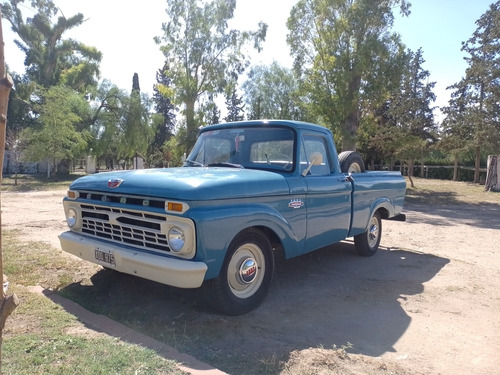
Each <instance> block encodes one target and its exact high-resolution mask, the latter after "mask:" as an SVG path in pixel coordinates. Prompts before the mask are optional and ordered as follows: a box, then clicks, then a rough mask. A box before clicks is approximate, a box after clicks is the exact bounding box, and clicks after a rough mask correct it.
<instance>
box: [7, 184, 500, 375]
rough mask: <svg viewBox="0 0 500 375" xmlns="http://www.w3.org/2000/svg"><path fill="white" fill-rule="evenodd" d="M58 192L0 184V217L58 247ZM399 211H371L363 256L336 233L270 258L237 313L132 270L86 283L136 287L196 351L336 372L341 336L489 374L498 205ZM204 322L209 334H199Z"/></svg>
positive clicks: (441, 370)
mask: <svg viewBox="0 0 500 375" xmlns="http://www.w3.org/2000/svg"><path fill="white" fill-rule="evenodd" d="M64 194H65V191H50V192H30V193H10V192H7V193H2V226H3V228H4V229H17V230H19V231H20V238H22V239H23V240H27V241H30V240H34V241H44V242H46V243H47V244H48V245H50V246H53V247H54V248H55V249H59V242H58V239H57V235H58V234H59V233H60V232H62V231H64V230H66V225H65V223H64V215H63V210H62V203H61V200H62V197H63V195H64ZM405 213H406V215H407V221H406V222H405V223H402V222H392V221H384V222H383V225H384V228H383V237H382V242H381V249H380V250H379V252H378V253H377V254H376V255H375V256H374V257H371V258H362V257H359V256H357V255H356V254H355V252H354V250H353V244H352V242H349V241H345V242H342V243H340V244H337V245H335V246H332V247H331V248H327V249H322V250H320V251H317V252H314V253H313V254H309V255H306V256H303V257H299V258H295V259H291V260H288V261H281V262H279V264H278V268H277V274H276V278H275V280H274V281H273V285H272V287H271V291H270V294H269V295H268V297H267V299H266V300H265V302H264V303H263V304H262V306H261V307H260V308H258V309H257V310H255V311H253V312H251V313H249V314H247V315H245V316H242V317H223V316H219V315H217V314H215V313H213V312H210V311H209V310H208V309H206V308H203V307H201V308H200V307H199V306H198V305H196V304H194V303H193V304H191V303H190V302H189V294H182V293H181V294H180V297H179V294H174V297H168V298H167V299H169V298H170V300H168V301H166V302H164V303H163V302H158V298H156V301H155V295H157V293H158V291H157V289H155V288H157V287H156V286H155V285H153V283H149V282H146V281H140V282H139V281H137V279H136V278H133V277H127V278H126V279H122V280H121V281H122V283H121V285H116V286H110V285H109V284H110V283H109V281H110V279H109V276H104V275H103V272H98V273H97V274H90V275H89V277H90V278H91V280H92V282H93V286H91V287H92V288H95V290H96V293H99V288H101V289H102V293H103V294H106V296H108V297H109V296H110V295H111V294H116V295H119V292H118V291H117V289H113V288H122V289H124V288H127V287H129V289H128V294H130V293H131V289H133V288H131V285H132V284H133V285H135V287H136V288H138V289H142V290H141V292H140V293H139V294H137V295H136V296H133V297H135V298H138V297H141V296H142V297H143V298H144V300H143V301H142V303H143V305H142V307H141V308H142V309H161V315H162V319H164V321H165V322H166V323H165V324H175V323H177V324H178V325H179V324H182V325H183V326H184V327H185V328H184V330H187V332H188V334H190V335H192V334H193V333H192V332H199V333H198V336H199V337H198V338H197V339H196V340H199V342H200V343H202V344H200V345H199V353H200V354H201V353H204V354H203V355H204V357H205V358H204V359H205V360H206V358H207V352H210V353H212V354H213V355H214V356H220V355H221V354H220V353H233V354H234V353H235V352H240V353H245V352H249V351H252V352H254V354H255V353H260V354H262V356H263V357H265V356H266V355H270V354H271V353H274V354H276V355H277V356H278V358H279V359H280V360H282V361H285V362H288V364H289V373H294V370H293V368H294V366H296V364H297V363H302V364H304V363H307V366H312V367H314V366H316V364H317V363H322V365H323V366H324V368H323V370H322V371H324V372H319V371H318V372H316V373H324V374H328V373H343V372H340V371H337V370H335V369H332V368H329V367H328V363H327V362H328V361H326V360H325V358H322V356H324V353H322V348H324V349H331V348H332V347H333V346H336V347H342V346H344V345H345V346H350V347H351V348H350V349H348V352H349V353H353V355H358V354H359V355H360V356H359V357H353V358H366V359H368V360H369V361H372V360H373V361H381V362H380V363H381V365H380V367H384V368H386V369H387V364H391V365H392V364H395V365H396V366H398V368H399V367H401V368H402V369H404V371H406V372H407V373H408V374H454V375H460V374H463V375H469V374H478V375H479V374H485V375H486V374H500V370H499V368H500V355H499V353H500V288H499V286H500V206H499V205H497V204H479V205H465V204H461V205H453V204H452V205H446V206H418V205H411V204H407V205H406V207H405ZM57 251H60V250H57ZM83 266H84V263H83V262H82V267H83ZM89 272H93V273H95V268H92V267H89ZM105 278H108V279H105ZM138 283H139V284H138ZM115 284H116V283H115ZM86 287H87V288H88V286H86ZM82 288H83V286H82ZM144 289H146V290H144ZM96 298H97V297H96ZM186 300H188V302H186ZM148 301H149V302H148ZM123 303H129V302H123ZM130 303H132V302H130ZM131 310H132V308H131ZM186 327H187V328H186ZM210 329H213V330H217V335H211V336H210V342H204V340H203V337H202V336H203V335H204V333H206V332H208V330H210ZM196 340H195V339H193V340H192V341H193V342H194V341H196ZM192 346H196V344H193V345H192ZM190 354H192V355H195V356H196V354H197V353H196V352H194V353H190ZM212 364H213V363H212ZM325 366H326V367H325ZM223 370H224V369H223ZM389 370H390V368H389ZM361 371H362V370H361ZM297 372H298V371H297ZM353 373H355V372H353ZM359 373H363V372H359ZM388 373H390V371H389V372H388Z"/></svg>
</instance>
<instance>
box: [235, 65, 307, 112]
mask: <svg viewBox="0 0 500 375" xmlns="http://www.w3.org/2000/svg"><path fill="white" fill-rule="evenodd" d="M242 89H243V91H244V92H245V101H246V105H247V108H248V118H249V119H262V118H267V119H273V118H280V119H290V120H301V119H302V117H303V116H302V110H301V104H300V100H299V92H298V90H299V87H298V82H297V80H296V79H295V76H294V74H293V72H292V71H290V70H289V69H286V68H284V67H282V66H280V65H279V64H278V63H277V62H273V63H272V64H271V65H270V66H265V65H259V66H254V67H252V68H251V69H250V72H249V74H248V79H247V80H246V81H245V82H244V83H243V86H242Z"/></svg>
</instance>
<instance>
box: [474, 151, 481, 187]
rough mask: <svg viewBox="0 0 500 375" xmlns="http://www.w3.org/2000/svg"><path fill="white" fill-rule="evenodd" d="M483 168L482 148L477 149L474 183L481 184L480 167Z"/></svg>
mask: <svg viewBox="0 0 500 375" xmlns="http://www.w3.org/2000/svg"><path fill="white" fill-rule="evenodd" d="M480 166H481V147H479V146H477V147H476V162H475V164H474V183H475V184H479V167H480Z"/></svg>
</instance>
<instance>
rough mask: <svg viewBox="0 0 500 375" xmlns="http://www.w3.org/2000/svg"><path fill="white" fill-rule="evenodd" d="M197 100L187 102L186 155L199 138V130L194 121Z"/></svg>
mask: <svg viewBox="0 0 500 375" xmlns="http://www.w3.org/2000/svg"><path fill="white" fill-rule="evenodd" d="M195 102H196V99H194V100H186V153H189V151H190V150H191V148H192V147H193V146H194V143H195V142H196V137H197V136H198V128H197V127H196V123H195V120H194V114H195V110H194V106H195Z"/></svg>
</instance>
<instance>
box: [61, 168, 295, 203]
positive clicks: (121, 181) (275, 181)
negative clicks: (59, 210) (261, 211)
mask: <svg viewBox="0 0 500 375" xmlns="http://www.w3.org/2000/svg"><path fill="white" fill-rule="evenodd" d="M108 182H110V183H109V184H108ZM113 185H118V186H116V187H110V186H113ZM70 189H71V190H85V191H99V192H109V193H114V194H126V195H140V196H149V197H159V198H169V199H178V200H211V199H231V198H242V197H245V198H246V197H252V196H254V197H257V196H270V195H283V194H288V193H289V187H288V184H287V182H286V179H285V178H284V177H283V176H282V175H280V174H278V173H273V172H268V171H260V170H251V169H239V168H218V167H211V168H206V167H181V168H165V169H142V170H132V171H120V172H105V173H97V174H94V175H89V176H85V177H81V178H79V179H77V180H75V181H74V182H73V183H72V184H71V186H70Z"/></svg>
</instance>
